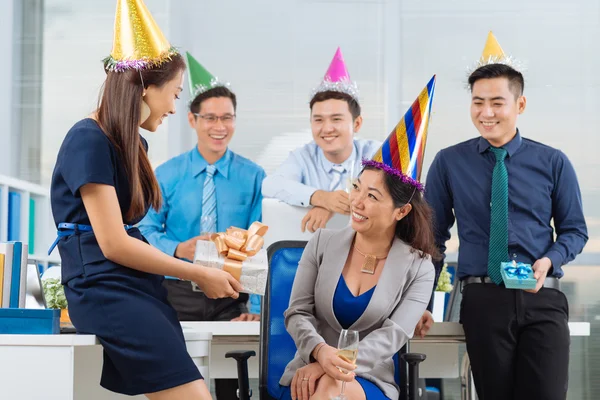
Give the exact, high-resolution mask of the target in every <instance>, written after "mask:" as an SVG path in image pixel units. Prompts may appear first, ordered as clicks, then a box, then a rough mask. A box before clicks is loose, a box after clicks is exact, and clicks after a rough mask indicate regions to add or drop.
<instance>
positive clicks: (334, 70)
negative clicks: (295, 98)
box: [311, 47, 358, 101]
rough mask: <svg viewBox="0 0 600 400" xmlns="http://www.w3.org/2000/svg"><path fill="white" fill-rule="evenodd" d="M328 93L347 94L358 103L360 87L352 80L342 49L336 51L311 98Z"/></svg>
mask: <svg viewBox="0 0 600 400" xmlns="http://www.w3.org/2000/svg"><path fill="white" fill-rule="evenodd" d="M327 91H334V92H342V93H346V94H348V95H350V96H352V97H353V98H354V99H355V100H356V101H358V86H357V85H356V83H355V82H352V81H351V80H350V74H349V73H348V68H346V63H345V62H344V57H343V56H342V49H340V48H339V47H338V48H337V50H336V51H335V55H334V56H333V59H332V60H331V63H330V64H329V68H328V69H327V72H326V73H325V76H324V77H323V81H321V83H320V84H319V86H318V87H317V88H315V89H313V91H312V94H311V98H312V97H314V96H315V95H316V94H317V93H321V92H327Z"/></svg>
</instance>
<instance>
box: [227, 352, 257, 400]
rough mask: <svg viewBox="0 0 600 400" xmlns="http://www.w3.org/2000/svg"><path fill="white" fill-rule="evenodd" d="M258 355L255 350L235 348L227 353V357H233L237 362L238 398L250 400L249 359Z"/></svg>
mask: <svg viewBox="0 0 600 400" xmlns="http://www.w3.org/2000/svg"><path fill="white" fill-rule="evenodd" d="M255 355H256V352H255V351H254V350H234V351H228V352H227V353H225V358H233V359H234V360H235V361H236V362H237V370H238V393H237V395H238V399H240V400H250V398H251V397H252V390H251V389H250V381H249V380H248V359H249V358H250V357H253V356H255Z"/></svg>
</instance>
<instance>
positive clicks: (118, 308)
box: [50, 119, 202, 395]
mask: <svg viewBox="0 0 600 400" xmlns="http://www.w3.org/2000/svg"><path fill="white" fill-rule="evenodd" d="M140 140H142V143H143V144H144V147H145V148H146V150H147V146H148V145H147V142H146V141H145V139H143V138H142V137H141V136H140ZM87 183H99V184H106V185H110V186H114V188H115V191H116V193H117V197H118V200H119V205H120V206H121V210H122V214H123V218H124V219H123V221H124V222H125V224H129V225H134V224H136V223H138V222H139V220H141V217H143V216H141V217H140V218H138V219H136V220H133V221H127V220H126V219H125V215H124V213H125V212H126V210H127V209H128V207H129V203H130V201H131V191H130V187H129V183H128V179H127V175H126V172H125V168H124V165H123V164H122V162H121V159H120V157H119V155H118V153H117V151H116V149H115V147H114V146H113V145H112V143H111V142H110V140H109V139H108V138H107V137H106V135H104V133H103V132H102V130H101V129H100V127H99V126H98V124H97V123H96V122H95V121H94V120H92V119H84V120H82V121H79V122H78V123H76V124H75V125H74V126H73V127H72V128H71V130H69V132H68V133H67V136H66V137H65V139H64V141H63V144H62V146H61V148H60V151H59V153H58V158H57V160H56V166H55V168H54V173H53V175H52V185H51V193H50V196H51V205H52V213H53V215H54V221H55V223H56V224H57V225H58V224H59V223H61V222H68V223H75V224H84V225H89V224H90V221H89V218H88V215H87V213H86V211H85V207H84V205H83V201H82V199H81V195H80V193H79V189H80V188H81V187H82V186H83V185H85V184H87ZM127 233H128V234H129V236H131V237H134V238H136V239H139V240H142V241H144V242H146V240H145V238H144V237H143V236H142V234H141V233H140V231H139V230H138V229H137V228H132V229H130V230H128V231H127ZM146 243H147V242H146ZM58 250H59V252H60V257H61V260H62V263H61V266H62V283H63V285H64V286H65V295H66V297H67V301H68V305H69V315H70V317H71V320H72V322H73V325H74V326H75V328H76V329H77V332H78V333H80V334H94V335H96V336H97V337H98V340H99V341H100V343H101V344H102V346H103V348H104V365H103V368H102V377H101V380H100V384H101V385H102V386H103V387H105V388H106V389H108V390H111V391H114V392H118V393H122V394H127V395H138V394H144V393H152V392H157V391H160V390H165V389H169V388H172V387H175V386H179V385H182V384H185V383H188V382H191V381H194V380H197V379H201V378H202V376H201V375H200V372H199V371H198V368H197V367H196V366H195V365H194V362H193V361H192V359H191V357H190V356H189V354H188V352H187V350H186V346H185V340H184V337H183V332H182V329H181V325H180V323H179V321H178V320H177V313H176V312H175V310H174V309H173V308H172V307H171V305H170V304H169V302H168V301H167V293H166V289H164V288H163V287H162V281H163V279H164V277H163V276H162V275H154V274H149V273H145V272H141V271H137V270H134V269H131V268H127V267H124V266H122V265H119V264H116V263H114V262H112V261H109V260H107V259H106V258H105V257H104V255H103V254H102V251H101V250H100V247H99V245H98V242H97V241H96V238H95V236H94V233H93V232H80V233H76V234H74V235H71V236H68V237H64V238H61V239H60V241H59V243H58Z"/></svg>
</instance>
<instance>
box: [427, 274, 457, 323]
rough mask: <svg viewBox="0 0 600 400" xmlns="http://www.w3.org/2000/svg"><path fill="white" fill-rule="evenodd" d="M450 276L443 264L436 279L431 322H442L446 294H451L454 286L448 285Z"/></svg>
mask: <svg viewBox="0 0 600 400" xmlns="http://www.w3.org/2000/svg"><path fill="white" fill-rule="evenodd" d="M451 278H452V276H451V275H450V272H448V264H444V266H443V267H442V271H441V272H440V277H439V278H438V284H437V286H436V288H435V292H434V294H433V313H432V314H433V320H434V321H437V322H442V321H443V320H444V309H445V307H444V306H445V304H446V293H450V292H452V289H453V288H454V286H452V283H450V280H451Z"/></svg>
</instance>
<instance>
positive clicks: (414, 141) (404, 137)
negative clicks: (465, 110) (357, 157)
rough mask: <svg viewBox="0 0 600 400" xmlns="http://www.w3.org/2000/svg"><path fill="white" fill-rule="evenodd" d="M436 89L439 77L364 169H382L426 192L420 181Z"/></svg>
mask: <svg viewBox="0 0 600 400" xmlns="http://www.w3.org/2000/svg"><path fill="white" fill-rule="evenodd" d="M434 89H435V75H434V76H433V77H432V78H431V80H430V81H429V83H428V84H427V86H426V87H425V88H424V89H423V90H422V91H421V93H420V94H419V97H417V99H416V100H415V101H414V103H413V104H412V106H411V107H410V108H409V109H408V111H407V112H406V114H404V116H403V117H402V119H401V120H400V122H398V125H396V128H394V130H393V131H392V133H391V134H390V135H389V136H388V138H387V139H386V140H385V142H383V145H382V146H381V148H380V149H379V150H377V152H376V153H375V155H374V156H373V159H372V160H363V166H371V167H375V168H378V169H381V170H383V171H385V172H386V173H388V174H391V175H394V176H397V177H398V178H400V179H401V180H402V182H404V183H408V184H410V185H412V186H414V187H415V188H416V189H417V190H419V191H421V192H422V191H423V185H422V184H421V183H420V182H419V180H420V178H421V170H422V169H423V157H424V155H425V144H426V142H427V128H428V126H429V116H430V113H431V103H432V102H433V92H434Z"/></svg>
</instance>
